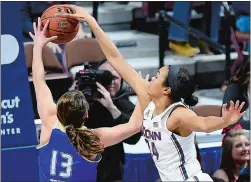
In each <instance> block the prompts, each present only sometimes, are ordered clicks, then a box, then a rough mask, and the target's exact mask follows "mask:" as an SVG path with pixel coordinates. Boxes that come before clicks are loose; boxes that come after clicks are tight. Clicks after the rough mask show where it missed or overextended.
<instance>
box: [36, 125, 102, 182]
mask: <svg viewBox="0 0 251 182" xmlns="http://www.w3.org/2000/svg"><path fill="white" fill-rule="evenodd" d="M38 149H39V171H40V172H39V173H40V181H96V167H97V164H98V161H99V159H100V157H99V158H98V157H97V158H98V159H97V160H95V161H89V160H87V159H84V158H83V157H82V156H81V155H80V154H79V153H78V152H77V151H76V149H75V148H74V146H73V145H72V144H71V142H70V141H69V139H68V137H67V135H66V133H64V132H62V131H61V130H59V129H57V128H55V129H53V130H52V133H51V138H50V141H49V143H48V144H47V145H45V146H43V147H41V148H38Z"/></svg>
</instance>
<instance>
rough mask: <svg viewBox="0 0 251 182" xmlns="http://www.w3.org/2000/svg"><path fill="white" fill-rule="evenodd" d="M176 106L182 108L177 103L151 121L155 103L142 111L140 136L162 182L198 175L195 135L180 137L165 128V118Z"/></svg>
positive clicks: (199, 168)
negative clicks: (141, 135)
mask: <svg viewBox="0 0 251 182" xmlns="http://www.w3.org/2000/svg"><path fill="white" fill-rule="evenodd" d="M177 106H183V107H186V106H185V105H184V104H183V103H182V102H177V103H174V104H172V105H170V106H169V107H168V108H167V109H166V110H165V111H164V112H162V113H161V114H160V115H158V116H155V117H154V118H153V116H152V115H153V112H154V109H155V104H154V103H153V102H151V103H150V104H149V105H148V107H147V108H146V109H145V111H144V122H143V135H144V137H145V141H146V143H147V144H148V147H149V149H150V152H151V154H152V157H153V160H154V162H155V165H156V167H157V169H158V172H159V175H160V178H161V180H162V181H186V180H189V179H190V178H191V177H193V176H195V175H196V174H199V173H202V171H201V166H200V163H199V161H198V160H197V158H196V149H195V144H194V139H195V133H194V132H192V133H191V134H190V135H189V136H187V137H182V136H179V135H177V134H175V133H173V132H171V131H169V130H168V129H167V126H166V122H168V117H169V115H170V113H171V112H172V111H173V110H174V109H175V108H176V107H177ZM209 179H210V178H209Z"/></svg>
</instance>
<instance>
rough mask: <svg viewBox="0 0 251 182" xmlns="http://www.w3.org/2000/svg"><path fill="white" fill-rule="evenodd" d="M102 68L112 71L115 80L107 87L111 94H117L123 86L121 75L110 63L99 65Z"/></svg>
mask: <svg viewBox="0 0 251 182" xmlns="http://www.w3.org/2000/svg"><path fill="white" fill-rule="evenodd" d="M99 69H100V70H107V71H110V72H111V73H112V75H113V80H112V83H111V84H110V85H108V86H107V87H106V89H107V91H108V92H109V93H110V94H111V96H112V97H113V96H115V95H116V94H117V93H118V91H119V90H120V87H121V76H120V75H119V74H118V73H117V72H116V71H115V70H114V69H113V67H112V66H111V65H110V64H109V63H104V64H102V65H101V66H100V67H99Z"/></svg>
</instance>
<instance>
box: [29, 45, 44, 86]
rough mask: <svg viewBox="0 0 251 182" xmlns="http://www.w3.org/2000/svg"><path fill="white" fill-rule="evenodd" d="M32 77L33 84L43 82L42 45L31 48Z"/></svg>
mask: <svg viewBox="0 0 251 182" xmlns="http://www.w3.org/2000/svg"><path fill="white" fill-rule="evenodd" d="M32 79H33V83H34V85H35V86H36V85H37V84H39V83H42V82H45V71H44V65H43V61H42V47H36V46H34V48H33V61H32Z"/></svg>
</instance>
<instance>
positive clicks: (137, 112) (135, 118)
mask: <svg viewBox="0 0 251 182" xmlns="http://www.w3.org/2000/svg"><path fill="white" fill-rule="evenodd" d="M128 124H130V125H132V126H133V128H136V133H137V132H139V131H140V130H141V128H142V124H143V114H142V111H141V106H140V103H139V101H137V104H136V106H135V109H134V111H133V113H132V116H131V118H130V121H129V123H128Z"/></svg>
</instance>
